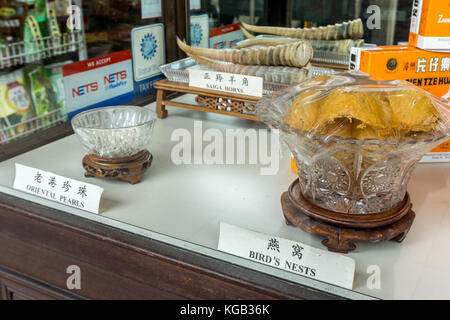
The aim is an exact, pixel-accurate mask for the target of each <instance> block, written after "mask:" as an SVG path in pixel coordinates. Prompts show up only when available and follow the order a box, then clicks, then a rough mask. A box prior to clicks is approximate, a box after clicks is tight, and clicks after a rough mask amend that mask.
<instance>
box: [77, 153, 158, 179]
mask: <svg viewBox="0 0 450 320" xmlns="http://www.w3.org/2000/svg"><path fill="white" fill-rule="evenodd" d="M152 160H153V156H152V154H151V153H150V152H149V151H148V150H142V151H141V152H139V153H137V154H135V155H134V156H131V157H126V158H116V159H104V158H100V157H97V156H95V155H93V154H89V155H87V156H85V157H84V158H83V168H84V169H85V170H86V172H85V174H84V175H85V176H86V177H98V178H106V179H119V180H124V181H127V182H129V183H131V184H136V183H138V182H139V181H141V179H142V177H143V176H144V173H145V171H147V169H148V168H149V167H150V165H151V164H152Z"/></svg>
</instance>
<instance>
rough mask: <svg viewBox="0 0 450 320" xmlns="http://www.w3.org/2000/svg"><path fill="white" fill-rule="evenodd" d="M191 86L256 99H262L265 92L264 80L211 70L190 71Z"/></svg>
mask: <svg viewBox="0 0 450 320" xmlns="http://www.w3.org/2000/svg"><path fill="white" fill-rule="evenodd" d="M189 85H190V86H191V87H197V88H202V89H209V90H217V91H222V92H226V93H236V94H243V95H247V96H254V97H262V92H263V78H260V77H253V76H247V75H242V74H233V73H226V72H215V71H209V70H196V69H191V70H189Z"/></svg>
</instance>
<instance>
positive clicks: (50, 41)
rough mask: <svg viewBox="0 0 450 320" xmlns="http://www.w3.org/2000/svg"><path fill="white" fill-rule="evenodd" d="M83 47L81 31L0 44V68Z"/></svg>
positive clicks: (39, 59)
mask: <svg viewBox="0 0 450 320" xmlns="http://www.w3.org/2000/svg"><path fill="white" fill-rule="evenodd" d="M83 48H84V35H83V32H82V31H74V32H71V33H64V34H61V35H57V36H48V37H43V38H40V39H35V40H30V41H20V42H15V43H9V44H3V45H0V69H4V68H10V67H15V66H19V65H23V64H26V63H33V62H38V61H41V60H43V59H47V58H51V57H55V56H59V55H63V54H67V53H73V52H77V51H79V50H82V49H83Z"/></svg>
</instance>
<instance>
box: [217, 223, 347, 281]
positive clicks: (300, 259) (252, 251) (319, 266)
mask: <svg viewBox="0 0 450 320" xmlns="http://www.w3.org/2000/svg"><path fill="white" fill-rule="evenodd" d="M218 250H221V251H225V252H228V253H231V254H234V255H237V256H240V257H243V258H247V259H249V260H253V261H256V262H259V263H263V264H266V265H270V266H272V267H275V268H278V269H282V270H285V271H289V272H292V273H295V274H298V275H301V276H305V277H308V278H312V279H316V280H320V281H324V282H327V283H331V284H334V285H337V286H340V287H343V288H347V289H352V288H353V278H354V275H355V261H354V260H353V259H352V258H349V257H346V256H344V255H340V254H337V253H331V252H328V251H325V250H320V249H316V248H313V247H310V246H308V245H305V244H303V243H300V242H295V241H291V240H287V239H283V238H279V237H274V236H270V235H265V234H261V233H257V232H253V231H249V230H246V229H242V228H239V227H236V226H232V225H229V224H227V223H223V222H221V223H220V236H219V245H218Z"/></svg>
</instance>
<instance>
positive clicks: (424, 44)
mask: <svg viewBox="0 0 450 320" xmlns="http://www.w3.org/2000/svg"><path fill="white" fill-rule="evenodd" d="M409 45H411V46H413V47H417V48H421V49H426V50H450V0H413V8H412V14H411V27H410V30H409Z"/></svg>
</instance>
